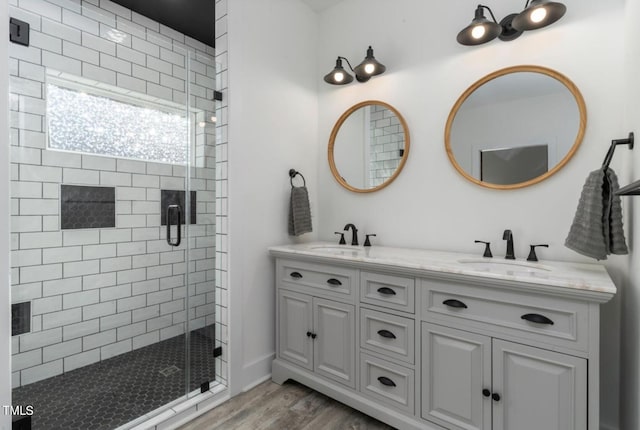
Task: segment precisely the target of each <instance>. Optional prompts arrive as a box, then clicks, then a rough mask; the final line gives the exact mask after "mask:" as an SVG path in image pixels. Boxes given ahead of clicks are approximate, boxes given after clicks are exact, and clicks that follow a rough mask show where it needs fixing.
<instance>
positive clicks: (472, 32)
mask: <svg viewBox="0 0 640 430" xmlns="http://www.w3.org/2000/svg"><path fill="white" fill-rule="evenodd" d="M483 9H487V10H488V11H489V13H490V14H491V17H492V18H493V22H492V21H489V20H488V19H487V18H486V17H485V16H484V11H483ZM501 33H502V27H501V26H500V24H498V23H497V22H496V20H495V17H494V16H493V12H491V9H489V7H487V6H483V5H480V4H479V5H478V7H477V8H476V12H475V18H473V21H471V24H469V25H468V26H466V27H465V28H464V29H463V30H462V31H461V32H460V33H458V37H457V40H458V43H460V44H461V45H468V46H472V45H481V44H483V43H487V42H490V41H492V40H493V39H495V38H496V37H498V36H500V34H501Z"/></svg>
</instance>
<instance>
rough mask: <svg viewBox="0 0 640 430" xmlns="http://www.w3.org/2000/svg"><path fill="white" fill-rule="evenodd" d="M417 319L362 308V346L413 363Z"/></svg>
mask: <svg viewBox="0 0 640 430" xmlns="http://www.w3.org/2000/svg"><path fill="white" fill-rule="evenodd" d="M414 344H415V321H414V320H413V319H410V318H404V317H399V316H396V315H390V314H387V313H384V312H378V311H374V310H371V309H366V308H360V347H362V348H365V349H368V350H370V351H373V352H377V353H379V354H382V355H387V356H389V357H392V358H396V359H398V360H402V361H406V362H407V363H411V364H413V363H414V362H415V356H414Z"/></svg>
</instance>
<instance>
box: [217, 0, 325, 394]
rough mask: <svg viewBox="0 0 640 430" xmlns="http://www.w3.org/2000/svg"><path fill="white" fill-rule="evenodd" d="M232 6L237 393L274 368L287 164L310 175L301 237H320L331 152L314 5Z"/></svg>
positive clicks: (274, 1) (232, 307)
mask: <svg viewBox="0 0 640 430" xmlns="http://www.w3.org/2000/svg"><path fill="white" fill-rule="evenodd" d="M228 7H229V10H228V18H229V20H228V37H229V90H228V94H229V98H228V103H229V124H230V125H229V172H228V174H229V196H230V197H229V238H230V244H229V265H230V269H229V282H230V287H229V294H230V304H229V318H230V327H229V339H230V342H231V346H230V348H231V350H230V354H229V357H230V375H229V378H230V381H229V382H230V388H231V393H232V394H236V393H237V392H239V391H240V390H242V389H243V388H246V386H247V385H250V384H253V383H255V381H256V380H259V379H260V378H262V377H264V376H266V375H269V374H270V372H271V360H272V358H273V356H274V348H275V335H274V333H275V329H274V327H275V298H274V294H275V293H274V283H275V279H274V276H275V275H274V264H273V261H272V260H271V258H270V257H269V256H268V253H267V247H269V246H271V245H275V244H282V243H287V242H289V241H290V240H291V239H290V238H289V236H288V235H287V214H288V200H289V195H290V188H291V186H290V184H289V176H288V171H289V169H290V168H294V169H296V170H299V171H300V172H301V173H302V174H303V175H304V176H305V178H306V181H307V187H308V188H309V192H310V199H311V210H312V215H313V217H312V219H313V223H314V226H313V227H314V233H312V234H307V235H304V236H303V238H302V240H305V239H306V238H307V236H308V237H315V231H317V228H318V223H319V220H318V205H317V193H318V188H319V187H318V181H317V179H316V178H317V173H316V170H317V165H318V163H317V160H318V159H319V158H322V159H326V158H325V157H324V150H322V151H319V148H318V147H317V145H316V139H317V116H318V112H317V87H318V81H317V80H316V79H315V78H316V72H317V70H318V68H317V67H316V51H315V47H316V44H317V21H316V15H315V13H314V12H312V11H311V9H309V8H308V7H307V6H306V5H304V4H303V3H302V2H300V1H299V0H270V1H268V2H267V1H264V0H234V1H230V2H228ZM334 61H335V58H334ZM299 179H300V178H297V179H296V181H299ZM298 240H300V239H298Z"/></svg>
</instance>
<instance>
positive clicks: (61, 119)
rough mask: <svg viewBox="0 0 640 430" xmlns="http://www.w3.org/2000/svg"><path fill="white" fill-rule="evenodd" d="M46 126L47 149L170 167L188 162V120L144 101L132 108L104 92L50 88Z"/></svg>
mask: <svg viewBox="0 0 640 430" xmlns="http://www.w3.org/2000/svg"><path fill="white" fill-rule="evenodd" d="M129 99H130V100H132V101H133V100H134V98H131V97H129ZM47 125H48V134H49V139H48V140H49V148H50V149H60V150H65V151H74V152H83V153H88V154H97V155H109V156H113V157H122V158H134V159H138V160H144V161H158V162H165V163H174V164H185V163H186V161H187V145H186V141H187V139H188V136H189V135H188V133H189V131H188V130H189V127H188V122H187V119H186V117H185V116H184V115H182V114H179V113H177V110H176V111H175V112H171V111H170V109H168V108H167V109H162V108H160V107H159V106H154V105H152V104H151V103H148V102H145V101H142V100H141V101H140V104H136V103H135V102H129V101H123V99H121V98H120V97H118V96H115V95H114V97H110V96H109V95H108V93H106V92H101V93H97V92H96V93H89V92H87V91H83V90H79V89H72V88H67V87H65V86H62V85H59V84H57V82H56V83H54V82H48V83H47Z"/></svg>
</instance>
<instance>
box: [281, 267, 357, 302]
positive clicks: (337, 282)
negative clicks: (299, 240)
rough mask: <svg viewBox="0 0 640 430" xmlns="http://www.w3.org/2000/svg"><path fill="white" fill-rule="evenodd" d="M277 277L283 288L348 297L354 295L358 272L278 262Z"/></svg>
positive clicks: (341, 268)
mask: <svg viewBox="0 0 640 430" xmlns="http://www.w3.org/2000/svg"><path fill="white" fill-rule="evenodd" d="M277 276H278V279H279V280H280V281H281V283H282V284H283V286H287V287H290V288H293V289H301V290H307V291H309V292H311V293H312V294H313V293H316V292H319V291H322V292H325V293H327V294H329V295H333V296H338V297H347V296H349V297H350V296H352V295H353V294H354V285H355V283H356V280H357V279H358V272H357V271H356V270H354V269H348V268H343V267H339V266H329V265H324V264H317V263H305V262H302V261H295V260H279V264H278V272H277Z"/></svg>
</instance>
